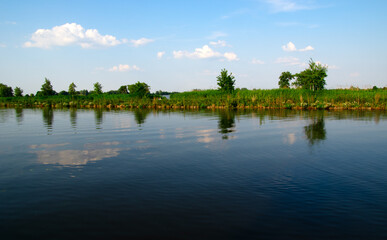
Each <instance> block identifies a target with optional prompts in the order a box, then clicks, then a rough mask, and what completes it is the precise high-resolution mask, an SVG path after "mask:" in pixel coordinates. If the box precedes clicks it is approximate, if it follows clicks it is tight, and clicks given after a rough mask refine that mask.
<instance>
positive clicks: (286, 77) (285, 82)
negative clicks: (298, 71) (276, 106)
mask: <svg viewBox="0 0 387 240" xmlns="http://www.w3.org/2000/svg"><path fill="white" fill-rule="evenodd" d="M293 78H294V75H293V74H291V73H290V72H283V73H281V76H279V82H278V85H279V88H289V87H290V81H291V80H292V79H293Z"/></svg>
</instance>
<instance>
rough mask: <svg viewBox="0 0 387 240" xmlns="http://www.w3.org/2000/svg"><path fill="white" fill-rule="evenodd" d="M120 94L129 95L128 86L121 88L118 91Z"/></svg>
mask: <svg viewBox="0 0 387 240" xmlns="http://www.w3.org/2000/svg"><path fill="white" fill-rule="evenodd" d="M118 93H120V94H128V86H126V85H124V86H121V87H120V88H119V89H118Z"/></svg>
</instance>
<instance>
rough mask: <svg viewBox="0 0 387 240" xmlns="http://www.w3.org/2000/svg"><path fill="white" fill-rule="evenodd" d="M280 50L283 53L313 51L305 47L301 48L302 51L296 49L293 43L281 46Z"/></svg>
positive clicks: (311, 48)
mask: <svg viewBox="0 0 387 240" xmlns="http://www.w3.org/2000/svg"><path fill="white" fill-rule="evenodd" d="M282 50H284V51H285V52H296V51H298V52H306V51H312V50H314V48H313V47H312V46H307V47H305V48H302V49H297V48H296V45H294V43H292V42H288V44H286V45H283V46H282Z"/></svg>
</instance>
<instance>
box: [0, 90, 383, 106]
mask: <svg viewBox="0 0 387 240" xmlns="http://www.w3.org/2000/svg"><path fill="white" fill-rule="evenodd" d="M0 107H36V108H42V107H52V108H114V109H129V108H153V109H206V108H207V109H369V110H372V109H379V110H385V109H386V108H387V90H341V89H340V90H321V91H309V90H302V89H273V90H237V91H234V92H233V93H224V92H220V91H218V90H203V91H190V92H183V93H174V94H172V95H170V99H167V98H166V97H163V96H148V97H143V98H139V97H136V96H133V95H130V94H106V93H105V94H99V95H87V96H80V95H78V96H69V95H67V96H66V95H56V96H47V97H8V98H0Z"/></svg>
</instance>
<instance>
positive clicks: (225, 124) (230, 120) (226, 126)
mask: <svg viewBox="0 0 387 240" xmlns="http://www.w3.org/2000/svg"><path fill="white" fill-rule="evenodd" d="M218 128H219V133H221V134H222V139H228V138H229V133H232V132H234V131H235V129H234V128H235V111H221V112H220V113H219V121H218Z"/></svg>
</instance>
